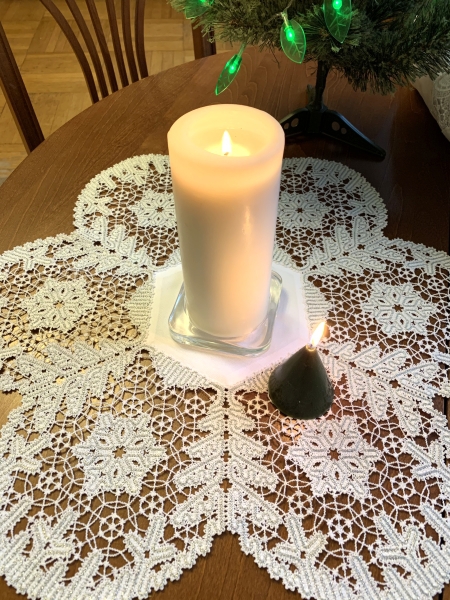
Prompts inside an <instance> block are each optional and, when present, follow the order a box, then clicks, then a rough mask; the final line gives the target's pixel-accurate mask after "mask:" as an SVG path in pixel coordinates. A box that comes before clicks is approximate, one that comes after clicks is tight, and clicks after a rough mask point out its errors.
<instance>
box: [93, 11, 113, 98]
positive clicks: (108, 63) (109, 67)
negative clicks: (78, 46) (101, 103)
mask: <svg viewBox="0 0 450 600" xmlns="http://www.w3.org/2000/svg"><path fill="white" fill-rule="evenodd" d="M86 4H87V8H88V11H89V15H90V17H91V21H92V25H93V26H94V31H95V34H96V36H97V40H98V45H99V46H100V51H101V53H102V56H103V62H104V63H105V68H106V72H107V73H108V79H109V85H110V87H111V91H112V92H117V90H118V89H119V86H118V85H117V79H116V74H115V72H114V66H113V63H112V60H111V54H110V53H109V50H108V44H107V42H106V37H105V32H104V31H103V28H102V24H101V22H100V17H99V16H98V11H97V7H96V6H95V0H86Z"/></svg>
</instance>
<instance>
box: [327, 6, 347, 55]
mask: <svg viewBox="0 0 450 600" xmlns="http://www.w3.org/2000/svg"><path fill="white" fill-rule="evenodd" d="M323 13H324V16H325V23H326V26H327V28H328V31H329V32H330V33H331V35H332V36H333V37H334V39H335V40H337V41H338V42H340V43H341V44H342V43H343V42H344V40H345V38H346V37H347V34H348V31H349V29H350V24H351V22H352V1H351V0H325V1H324V3H323Z"/></svg>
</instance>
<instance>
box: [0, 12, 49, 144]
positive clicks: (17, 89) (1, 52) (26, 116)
mask: <svg viewBox="0 0 450 600" xmlns="http://www.w3.org/2000/svg"><path fill="white" fill-rule="evenodd" d="M0 86H1V89H2V90H3V94H4V96H5V98H6V102H7V103H8V106H9V109H10V111H11V114H12V116H13V118H14V121H15V123H16V125H17V129H18V130H19V133H20V137H21V138H22V141H23V144H24V146H25V148H26V150H27V152H28V153H30V152H32V151H33V150H34V149H35V148H36V147H37V146H39V144H40V143H41V142H43V141H44V135H43V133H42V129H41V127H40V125H39V121H38V120H37V117H36V113H35V112H34V108H33V105H32V104H31V100H30V97H29V95H28V92H27V90H26V88H25V84H24V83H23V79H22V76H21V74H20V71H19V68H18V66H17V63H16V60H15V58H14V54H13V53H12V50H11V47H10V45H9V42H8V40H7V38H6V34H5V31H4V29H3V26H2V24H1V22H0Z"/></svg>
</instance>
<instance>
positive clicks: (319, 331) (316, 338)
mask: <svg viewBox="0 0 450 600" xmlns="http://www.w3.org/2000/svg"><path fill="white" fill-rule="evenodd" d="M325 325H326V321H322V323H319V324H318V325H317V327H316V328H315V329H314V332H313V334H312V336H311V341H310V342H309V345H310V346H311V347H312V348H316V347H317V345H318V344H319V343H320V340H321V339H322V336H323V331H324V329H325Z"/></svg>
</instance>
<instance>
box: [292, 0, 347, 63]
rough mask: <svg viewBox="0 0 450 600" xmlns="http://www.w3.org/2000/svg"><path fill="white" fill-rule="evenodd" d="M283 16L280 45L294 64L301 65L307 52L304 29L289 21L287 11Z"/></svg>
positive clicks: (295, 22) (293, 21) (298, 24)
mask: <svg viewBox="0 0 450 600" xmlns="http://www.w3.org/2000/svg"><path fill="white" fill-rule="evenodd" d="M334 1H338V0H334ZM281 16H282V17H283V21H284V23H283V25H282V26H281V29H280V43H281V47H282V48H283V52H284V53H285V54H286V56H287V57H288V58H289V59H290V60H292V61H293V62H296V63H301V62H303V59H304V58H305V52H306V36H305V32H304V31H303V27H302V26H301V25H300V23H298V22H297V21H295V20H294V19H291V20H289V19H288V17H287V13H286V11H283V12H282V13H281Z"/></svg>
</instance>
